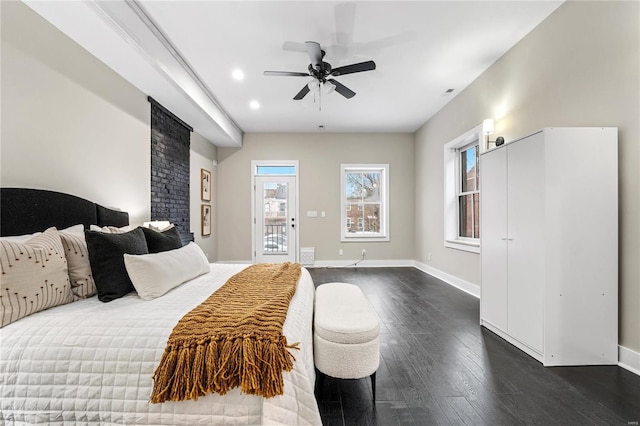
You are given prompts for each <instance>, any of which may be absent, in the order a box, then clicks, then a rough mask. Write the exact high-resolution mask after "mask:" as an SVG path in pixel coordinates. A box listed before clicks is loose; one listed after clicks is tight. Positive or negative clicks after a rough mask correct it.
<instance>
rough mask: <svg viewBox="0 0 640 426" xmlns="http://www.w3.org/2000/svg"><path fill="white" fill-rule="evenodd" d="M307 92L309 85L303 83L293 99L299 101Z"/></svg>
mask: <svg viewBox="0 0 640 426" xmlns="http://www.w3.org/2000/svg"><path fill="white" fill-rule="evenodd" d="M307 93H309V86H308V85H306V84H305V85H304V87H303V88H302V90H300V91H299V92H298V94H297V95H295V96H294V97H293V100H295V101H299V100H301V99H302V98H304V97H305V96H306V95H307Z"/></svg>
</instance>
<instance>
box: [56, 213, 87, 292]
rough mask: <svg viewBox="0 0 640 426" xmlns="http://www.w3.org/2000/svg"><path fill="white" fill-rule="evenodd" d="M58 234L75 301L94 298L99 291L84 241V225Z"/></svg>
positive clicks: (72, 227)
mask: <svg viewBox="0 0 640 426" xmlns="http://www.w3.org/2000/svg"><path fill="white" fill-rule="evenodd" d="M58 234H60V240H62V246H63V247H64V254H65V256H66V257H67V266H68V267H69V282H70V283H71V291H72V292H73V295H74V297H75V299H76V300H78V299H86V298H87V297H91V296H93V295H94V294H96V292H97V290H96V284H95V282H94V281H93V275H92V274H91V264H90V263H89V250H88V249H87V242H86V241H85V239H84V226H83V225H82V224H80V225H75V226H71V227H69V228H66V229H63V230H62V231H58Z"/></svg>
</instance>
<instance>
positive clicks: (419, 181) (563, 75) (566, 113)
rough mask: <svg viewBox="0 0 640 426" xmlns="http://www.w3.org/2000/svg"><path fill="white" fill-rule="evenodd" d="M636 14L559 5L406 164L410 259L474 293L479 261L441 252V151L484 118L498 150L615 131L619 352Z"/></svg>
mask: <svg viewBox="0 0 640 426" xmlns="http://www.w3.org/2000/svg"><path fill="white" fill-rule="evenodd" d="M639 9H640V4H639V3H638V2H566V3H564V4H563V5H562V6H561V7H560V8H559V9H558V10H557V11H556V12H554V13H553V14H552V15H551V16H550V17H549V18H548V19H546V20H545V21H544V22H542V23H541V24H540V25H539V26H538V27H537V28H536V29H534V30H533V31H532V32H531V33H530V34H529V35H527V36H526V37H525V38H524V39H523V40H522V41H521V42H520V43H518V44H517V45H516V46H515V47H514V48H512V49H511V50H510V51H509V52H507V53H506V54H505V55H504V56H503V57H502V58H501V59H500V60H499V61H497V62H496V63H495V64H494V65H493V66H491V67H490V68H489V69H488V70H487V71H486V72H485V73H484V74H482V75H481V76H480V77H479V78H478V79H477V80H476V81H475V82H474V83H473V84H471V85H470V86H469V87H467V89H465V90H464V91H463V92H462V93H460V94H459V95H458V96H457V97H456V98H454V99H453V100H452V101H451V102H450V103H449V104H448V105H447V106H446V107H445V108H443V109H442V110H441V111H439V112H438V114H436V115H435V116H434V117H433V118H431V119H430V120H429V121H427V122H426V123H425V124H424V125H423V126H422V127H421V128H420V129H419V130H418V132H417V133H416V158H415V161H416V235H417V236H418V237H417V240H416V259H417V260H418V261H419V262H422V263H425V264H427V265H429V266H431V267H434V268H436V269H439V270H441V271H444V272H446V273H449V274H452V275H455V276H457V277H460V278H462V279H464V280H466V281H469V282H471V283H475V284H480V270H479V269H480V267H479V255H477V254H472V253H468V252H462V251H458V250H453V249H448V248H445V247H444V245H443V238H444V230H443V221H444V218H443V164H442V163H443V145H444V144H445V143H447V142H449V141H450V140H452V139H454V138H455V137H456V136H458V135H460V134H462V133H464V132H465V131H467V130H469V129H471V128H472V127H474V126H476V125H477V124H479V123H480V122H482V120H483V119H485V118H494V119H495V120H496V122H495V127H496V132H495V133H494V135H493V136H492V138H495V137H496V136H498V135H501V136H504V138H505V140H507V141H508V140H512V139H514V138H517V137H519V136H525V135H527V134H529V133H531V132H533V131H535V130H537V129H540V128H542V127H549V126H614V127H618V128H619V194H620V205H619V211H620V214H619V217H620V232H619V238H620V243H619V248H620V250H619V251H620V272H619V277H620V283H619V286H620V311H619V312H620V336H619V342H620V344H621V345H623V346H625V347H627V348H629V349H632V350H634V351H639V350H640V273H639V272H640V262H638V259H640V220H638V218H639V217H640V214H639V212H640V189H639V183H640V176H639V174H638V170H639V169H640V150H639V146H640V124H639V121H640V120H639V117H640V107H639V103H640V96H639V95H640V77H639V76H640V69H639V64H640V57H639V53H640V34H639V32H638V27H639V25H638V24H639V17H640V10H639ZM567 161H571V159H570V158H568V159H567ZM585 232H588V230H585ZM594 244H597V241H594ZM428 253H431V254H432V259H431V261H430V262H429V261H427V254H428Z"/></svg>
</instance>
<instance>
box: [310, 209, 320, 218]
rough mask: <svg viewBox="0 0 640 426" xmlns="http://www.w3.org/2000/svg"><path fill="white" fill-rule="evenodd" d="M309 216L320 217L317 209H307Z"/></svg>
mask: <svg viewBox="0 0 640 426" xmlns="http://www.w3.org/2000/svg"><path fill="white" fill-rule="evenodd" d="M307 217H318V212H317V211H315V210H309V211H307Z"/></svg>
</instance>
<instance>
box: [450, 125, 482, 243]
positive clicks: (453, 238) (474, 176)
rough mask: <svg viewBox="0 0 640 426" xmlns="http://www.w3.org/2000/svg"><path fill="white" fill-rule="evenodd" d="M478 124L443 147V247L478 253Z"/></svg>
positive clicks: (479, 128) (480, 128)
mask: <svg viewBox="0 0 640 426" xmlns="http://www.w3.org/2000/svg"><path fill="white" fill-rule="evenodd" d="M482 138H483V136H482V125H480V126H478V127H475V128H473V129H471V130H470V131H468V132H467V133H465V134H463V135H461V136H459V137H458V138H456V139H454V140H452V141H451V142H449V143H447V144H446V145H445V146H444V171H445V176H444V178H445V179H444V182H445V183H444V184H445V188H444V194H445V205H444V222H445V223H444V231H445V235H444V245H445V246H446V247H450V248H455V249H459V250H465V251H471V252H475V253H479V252H480V232H481V230H480V161H479V160H480V146H481V142H482Z"/></svg>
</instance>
